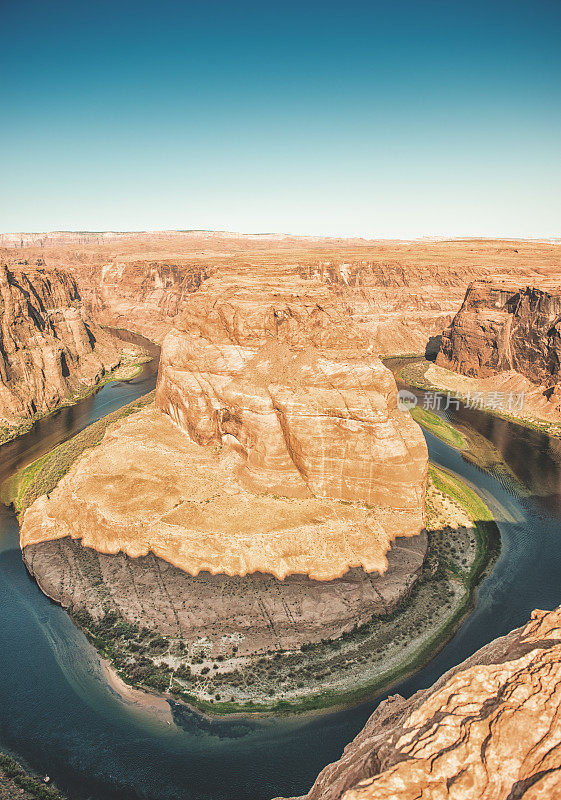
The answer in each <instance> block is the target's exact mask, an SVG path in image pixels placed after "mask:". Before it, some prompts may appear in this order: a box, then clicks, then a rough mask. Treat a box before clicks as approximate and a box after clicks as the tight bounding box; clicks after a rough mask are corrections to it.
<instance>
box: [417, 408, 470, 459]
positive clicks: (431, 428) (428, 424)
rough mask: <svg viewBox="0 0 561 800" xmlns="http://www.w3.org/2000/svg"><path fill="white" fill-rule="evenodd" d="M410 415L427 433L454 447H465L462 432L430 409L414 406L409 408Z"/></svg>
mask: <svg viewBox="0 0 561 800" xmlns="http://www.w3.org/2000/svg"><path fill="white" fill-rule="evenodd" d="M411 416H412V417H413V419H414V420H415V422H418V423H419V425H421V426H422V427H423V428H425V429H426V430H427V431H428V432H429V433H432V435H433V436H436V437H438V438H439V439H441V440H442V441H443V442H446V444H449V445H451V447H456V448H458V449H459V450H463V449H464V448H465V447H466V440H465V439H464V437H463V436H462V434H461V433H460V432H459V431H457V430H456V429H455V428H454V427H452V425H450V423H449V422H446V420H445V419H442V417H439V416H438V414H434V413H433V412H432V411H428V410H427V409H425V408H421V407H420V406H415V408H412V409H411Z"/></svg>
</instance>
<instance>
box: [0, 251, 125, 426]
mask: <svg viewBox="0 0 561 800" xmlns="http://www.w3.org/2000/svg"><path fill="white" fill-rule="evenodd" d="M119 360H120V350H119V347H118V345H117V343H116V342H115V341H114V340H113V338H112V337H111V336H109V335H108V334H107V333H105V332H104V331H103V330H101V328H99V326H98V325H96V324H94V323H93V322H92V320H91V319H90V318H89V316H88V315H87V314H86V312H85V310H84V308H83V306H82V303H81V299H80V295H79V293H78V289H77V286H76V282H75V281H74V278H73V277H72V276H71V275H69V274H67V273H65V272H62V271H60V270H56V269H49V270H47V269H42V268H39V267H27V266H24V267H18V268H11V269H8V268H6V267H5V266H0V426H3V425H13V424H17V422H18V421H21V420H22V419H24V418H26V417H27V418H29V417H32V416H33V415H34V414H36V413H43V412H46V411H50V410H52V409H53V408H55V407H56V406H57V405H59V404H60V403H62V402H63V401H65V400H68V399H69V398H70V397H71V395H72V393H73V392H75V391H77V390H80V389H83V388H84V387H85V386H90V385H93V384H95V383H97V382H98V381H99V379H100V378H101V377H102V376H103V375H104V374H105V373H106V372H107V371H109V370H111V369H113V368H114V367H115V366H117V364H118V363H119Z"/></svg>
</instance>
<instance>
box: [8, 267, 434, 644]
mask: <svg viewBox="0 0 561 800" xmlns="http://www.w3.org/2000/svg"><path fill="white" fill-rule="evenodd" d="M246 278H247V284H244V276H243V275H239V274H238V275H235V276H233V277H232V282H231V284H230V285H229V286H225V285H224V283H223V282H221V283H220V284H219V285H214V286H213V285H212V280H211V281H208V282H207V284H205V287H207V286H208V287H209V288H208V289H207V288H204V289H201V290H200V291H199V292H197V293H196V294H194V295H193V296H192V300H191V301H190V308H189V309H188V313H186V314H185V317H184V319H183V322H182V323H181V325H180V326H179V327H177V328H176V329H174V330H173V331H172V332H170V333H169V334H168V336H167V337H166V339H165V341H164V345H163V349H162V357H161V361H160V373H159V378H158V386H157V391H156V408H154V407H151V408H147V409H145V410H143V411H140V412H138V413H136V414H134V415H133V416H131V417H129V418H126V419H125V420H123V421H121V422H119V423H117V424H116V425H114V426H113V427H112V428H111V429H110V430H109V431H108V433H107V434H106V436H105V439H104V440H103V442H102V443H101V445H100V446H98V447H97V448H95V449H93V450H91V451H89V452H87V453H85V454H84V455H83V456H82V458H81V459H80V460H78V461H77V462H76V463H75V464H74V466H73V467H72V468H71V469H70V472H69V473H68V475H67V476H66V477H64V478H63V479H62V481H61V482H60V483H59V485H58V487H57V488H56V489H55V490H54V491H53V492H51V493H50V495H49V496H48V497H47V496H43V497H42V498H39V500H37V501H36V502H35V503H34V505H33V506H31V508H29V509H28V510H27V512H26V513H25V516H24V519H23V524H22V530H21V542H22V547H23V548H24V557H25V559H26V563H27V564H28V566H29V568H30V570H31V571H32V572H33V573H34V574H35V576H36V577H37V580H38V582H39V583H40V585H41V586H42V588H43V589H44V590H45V591H46V592H47V593H48V594H49V595H50V596H52V597H53V598H54V599H57V600H59V601H60V602H62V603H63V604H64V605H67V606H71V607H73V608H81V607H82V608H84V607H86V608H87V609H88V610H89V611H90V613H92V614H93V615H94V616H99V615H101V614H102V613H103V602H102V601H100V599H99V597H98V596H97V595H96V592H92V591H90V589H91V582H92V580H93V578H92V577H91V576H93V575H94V574H95V576H96V580H101V581H102V582H105V583H106V584H107V585H110V584H112V583H115V582H116V585H118V587H119V591H117V592H113V593H112V601H111V602H112V603H115V604H116V605H117V608H118V610H119V613H121V614H122V615H123V616H124V617H125V618H126V619H128V620H129V621H134V622H141V624H146V625H150V626H153V627H155V628H158V629H159V630H162V631H163V632H165V633H167V634H170V632H171V631H175V632H177V631H179V632H180V634H181V636H182V637H183V638H185V639H189V638H193V637H194V636H198V635H200V633H201V631H202V632H204V631H205V629H206V633H207V635H208V633H209V632H210V631H212V632H213V633H214V634H215V635H216V636H219V634H220V635H221V634H224V631H225V629H226V628H228V629H229V628H231V627H232V625H233V626H234V627H235V628H236V629H237V630H238V632H239V631H244V632H245V633H247V634H248V638H247V641H246V642H245V644H244V645H242V646H241V650H242V651H243V649H244V648H248V649H251V648H259V649H267V648H269V649H270V648H271V647H278V646H279V645H280V646H283V647H288V646H292V645H295V644H302V643H303V642H304V641H310V640H316V641H317V640H318V639H320V638H323V637H325V636H326V635H334V636H336V635H339V634H340V633H341V632H342V631H343V630H348V629H350V628H352V627H353V626H354V625H355V624H357V623H358V624H359V623H360V622H361V621H365V620H366V619H368V618H370V617H371V616H372V614H373V613H383V612H386V611H388V610H390V609H391V608H393V607H394V606H395V605H396V604H397V603H398V602H399V601H400V600H401V599H402V598H403V597H404V596H405V595H406V594H407V593H408V592H409V591H410V588H411V586H412V584H413V583H414V581H415V580H416V578H417V577H418V576H419V574H420V570H421V567H422V563H423V559H424V555H425V552H426V546H427V539H426V533H425V531H424V496H425V487H426V479H427V450H426V445H425V441H424V438H423V435H422V432H421V430H420V428H418V426H417V425H416V424H415V423H414V422H413V420H412V419H411V418H410V416H409V415H408V414H403V413H402V412H400V411H398V410H397V406H396V387H395V382H394V380H393V377H392V375H391V373H390V371H389V370H387V369H386V368H385V367H384V366H383V365H382V364H381V362H380V361H379V359H378V358H376V357H375V356H374V355H372V354H371V353H369V352H368V343H367V342H366V341H365V340H364V339H363V337H362V336H361V335H360V334H359V333H358V332H357V331H356V329H355V328H354V327H353V325H352V323H351V322H350V321H349V319H348V316H346V315H345V313H344V311H345V310H344V307H341V306H340V305H338V304H336V303H333V302H328V301H329V298H328V297H326V293H325V291H324V290H323V289H321V288H319V289H318V292H317V294H316V296H310V294H306V295H304V296H299V294H298V290H299V287H298V286H295V287H292V288H290V289H288V288H287V287H286V286H283V284H282V282H281V283H279V282H278V281H275V283H274V286H273V288H268V287H267V286H266V285H265V282H264V280H263V278H262V276H259V279H258V280H257V281H256V280H255V278H251V279H249V278H248V276H246ZM72 540H79V541H80V542H81V546H80V547H78V549H76V545H75V544H73V543H72ZM84 546H85V547H84ZM85 548H90V549H91V550H95V551H97V553H98V555H99V556H100V557H99V558H96V559H94V560H95V562H96V563H95V565H94V566H92V564H91V563H89V565H88V564H86V563H85V560H86V559H87V558H88V556H87V554H85ZM80 553H81V554H80ZM101 556H103V557H101ZM69 563H73V564H75V565H76V566H75V569H73V570H71V573H72V575H73V576H74V577H73V579H72V580H66V579H62V578H63V576H64V575H67V573H68V565H69ZM242 578H243V579H244V580H242ZM139 587H140V588H139ZM146 592H150V597H151V598H153V605H154V609H156V608H160V609H162V612H161V613H159V612H154V613H152V612H150V613H147V612H146V609H143V608H142V606H143V603H144V604H145V600H146V597H145V595H146ZM249 634H250V635H249Z"/></svg>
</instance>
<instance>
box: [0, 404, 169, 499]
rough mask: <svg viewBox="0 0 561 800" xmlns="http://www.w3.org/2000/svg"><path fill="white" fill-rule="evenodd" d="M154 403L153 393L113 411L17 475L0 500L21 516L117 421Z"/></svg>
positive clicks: (4, 486) (6, 484)
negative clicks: (11, 504) (12, 506)
mask: <svg viewBox="0 0 561 800" xmlns="http://www.w3.org/2000/svg"><path fill="white" fill-rule="evenodd" d="M153 400H154V392H150V393H149V394H147V395H144V397H141V398H140V399H138V400H135V401H134V402H132V403H129V404H128V405H126V406H123V408H119V409H117V411H113V413H112V414H108V415H107V416H106V417H103V419H100V420H98V421H97V422H94V423H93V424H92V425H89V426H88V427H87V428H85V429H84V430H83V431H81V432H80V433H78V434H77V435H76V436H74V437H72V439H69V440H68V441H67V442H63V444H61V445H59V446H58V447H55V449H54V450H51V452H50V453H47V454H46V455H44V456H42V457H41V458H39V459H37V460H36V461H33V463H31V464H29V466H27V467H25V468H24V469H22V470H20V471H19V472H16V473H15V474H14V475H12V476H11V477H10V478H8V480H6V481H5V482H4V483H3V484H2V486H1V487H0V500H1V501H2V502H3V503H5V504H6V505H8V504H10V503H13V505H14V508H15V510H16V511H17V512H18V514H22V513H23V512H24V511H26V509H28V508H29V506H31V505H32V504H33V503H34V502H35V500H37V498H39V497H41V496H42V495H44V494H49V492H52V491H53V489H54V488H55V487H56V486H57V484H58V483H59V481H60V480H61V479H62V478H63V477H64V476H65V475H66V474H67V472H68V471H69V470H70V467H71V466H72V464H73V463H74V462H75V461H76V460H77V459H78V458H79V457H80V456H81V455H82V454H83V453H84V452H85V451H86V450H88V449H90V448H92V447H96V446H97V445H98V444H99V443H100V442H101V440H102V439H103V437H104V436H105V432H106V431H107V428H108V427H109V426H110V425H112V424H113V423H114V422H117V421H118V420H120V419H123V418H124V417H128V416H130V415H131V414H134V413H136V412H137V411H140V410H141V409H142V408H145V407H146V406H147V405H149V404H150V403H152V402H153Z"/></svg>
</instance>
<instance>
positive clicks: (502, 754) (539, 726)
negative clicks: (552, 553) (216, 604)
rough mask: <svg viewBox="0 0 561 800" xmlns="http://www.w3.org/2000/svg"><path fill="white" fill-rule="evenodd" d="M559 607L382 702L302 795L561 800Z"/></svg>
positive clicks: (365, 799) (321, 798)
mask: <svg viewBox="0 0 561 800" xmlns="http://www.w3.org/2000/svg"><path fill="white" fill-rule="evenodd" d="M560 715H561V609H559V608H558V609H557V610H556V611H550V612H547V611H534V612H533V614H532V618H531V620H530V622H528V624H527V625H525V626H524V627H523V628H519V629H517V630H515V631H513V632H512V633H510V634H508V635H507V636H505V637H503V638H501V639H497V640H496V641H494V642H492V643H491V644H489V645H487V646H486V647H484V648H483V649H481V650H480V651H479V652H477V653H475V655H473V656H472V657H471V658H469V659H468V660H467V661H465V662H464V663H463V664H461V665H460V666H458V667H455V668H454V669H452V670H451V671H450V672H448V673H446V674H445V675H444V676H443V677H442V678H440V680H439V681H438V682H437V683H436V684H435V685H434V686H433V687H431V688H429V689H426V690H423V691H420V692H417V693H416V694H415V695H413V697H411V698H410V699H409V700H405V699H404V698H403V697H400V696H399V695H395V696H393V697H390V698H389V699H388V700H386V701H385V702H383V703H382V704H381V705H380V706H379V707H378V708H377V710H376V711H375V712H374V714H373V715H372V716H371V717H370V719H369V720H368V722H367V723H366V725H365V727H364V728H363V730H362V731H361V733H360V734H359V735H358V736H357V737H356V739H354V741H353V742H351V744H349V745H348V746H347V747H346V748H345V752H344V754H343V756H342V758H341V759H340V760H339V761H337V762H335V763H334V764H331V765H329V766H328V767H326V768H325V769H324V770H323V772H322V773H321V774H320V775H319V777H318V779H317V781H316V783H315V784H314V786H313V787H312V789H311V790H310V792H309V794H308V795H306V800H395V798H397V797H399V798H400V800H417V798H421V797H422V798H426V799H427V800H437V799H438V800H440V798H449V799H450V800H516V799H517V800H521V799H522V798H524V800H553V798H558V797H561V727H560V725H559V718H560Z"/></svg>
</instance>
